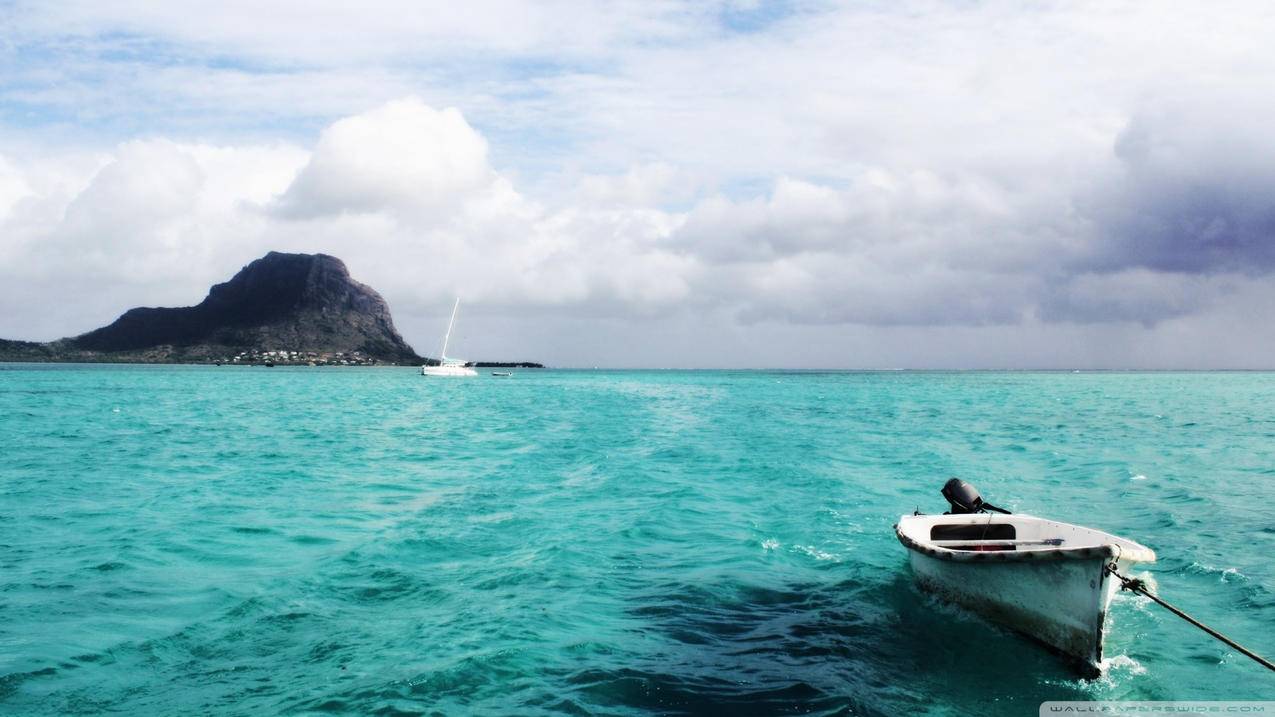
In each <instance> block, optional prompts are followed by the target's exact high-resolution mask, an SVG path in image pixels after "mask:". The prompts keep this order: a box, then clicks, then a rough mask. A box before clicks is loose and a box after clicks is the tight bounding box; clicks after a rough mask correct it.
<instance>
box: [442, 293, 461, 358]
mask: <svg viewBox="0 0 1275 717" xmlns="http://www.w3.org/2000/svg"><path fill="white" fill-rule="evenodd" d="M459 308H460V297H459V296H457V297H456V305H455V306H453V307H452V320H451V321H448V322H447V335H446V336H444V337H443V355H442V359H446V358H447V342H449V341H451V340H452V326H454V325H455V324H456V310H457V309H459Z"/></svg>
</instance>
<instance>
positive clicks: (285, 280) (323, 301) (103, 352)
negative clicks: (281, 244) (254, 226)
mask: <svg viewBox="0 0 1275 717" xmlns="http://www.w3.org/2000/svg"><path fill="white" fill-rule="evenodd" d="M281 351H286V352H289V354H288V355H289V356H290V357H291V359H290V360H301V361H305V360H306V358H307V357H310V358H312V359H314V358H317V359H319V360H323V359H324V358H328V359H331V358H332V357H340V358H341V359H348V360H349V361H350V362H352V363H353V362H356V361H357V362H373V361H375V362H386V363H418V362H420V361H421V360H422V359H421V357H419V356H417V355H416V352H415V351H413V350H412V347H411V346H408V345H407V343H406V342H405V341H403V337H402V336H400V335H399V333H398V331H397V330H396V329H395V328H394V320H393V319H392V318H391V317H390V309H389V306H388V305H387V304H386V303H385V299H383V298H381V295H380V294H378V293H376V291H375V290H373V289H372V288H371V287H369V286H367V285H365V284H360V283H359V282H357V281H355V280H354V279H352V278H351V277H350V272H349V271H348V270H347V269H346V268H345V264H344V263H342V262H341V260H340V259H337V258H336V257H333V256H328V255H326V254H283V253H280V252H273V251H272V252H270V253H269V254H267V255H265V256H264V257H262V258H260V259H257V260H256V261H254V262H252V263H251V264H249V265H248V266H245V267H244V268H243V269H241V270H240V271H239V273H238V274H235V276H234V277H233V278H231V279H230V281H227V282H226V283H224V284H217V285H216V286H214V287H212V289H211V290H209V292H208V297H207V298H205V299H204V300H203V301H202V302H200V303H199V304H198V305H197V306H188V307H183V308H138V309H130V310H128V311H126V312H124V315H123V316H120V317H119V318H118V319H116V320H115V321H114V322H113V323H111V324H110V325H108V326H103V327H102V328H100V329H96V330H93V331H90V332H88V333H86V334H81V335H80V336H76V337H73V338H66V339H59V340H58V341H52V342H49V343H43V344H41V343H33V342H27V341H4V340H0V360H10V361H144V362H179V361H199V362H203V361H216V360H223V359H226V360H232V359H233V357H234V356H236V355H243V356H244V357H245V359H246V360H251V359H249V357H255V358H260V359H263V360H264V359H265V358H266V352H276V353H275V354H273V355H274V356H277V355H278V353H277V352H281ZM291 352H297V353H296V356H292V354H291ZM356 354H357V355H356Z"/></svg>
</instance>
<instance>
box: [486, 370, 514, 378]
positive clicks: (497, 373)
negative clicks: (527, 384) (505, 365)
mask: <svg viewBox="0 0 1275 717" xmlns="http://www.w3.org/2000/svg"><path fill="white" fill-rule="evenodd" d="M491 375H492V376H499V377H501V378H509V377H511V376H513V374H512V373H510V372H508V371H492V372H491Z"/></svg>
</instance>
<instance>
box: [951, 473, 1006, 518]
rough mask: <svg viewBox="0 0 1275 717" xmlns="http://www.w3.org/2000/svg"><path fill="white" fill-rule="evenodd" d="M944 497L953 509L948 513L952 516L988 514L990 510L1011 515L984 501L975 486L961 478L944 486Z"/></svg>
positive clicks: (952, 480)
mask: <svg viewBox="0 0 1275 717" xmlns="http://www.w3.org/2000/svg"><path fill="white" fill-rule="evenodd" d="M943 497H944V498H946V499H947V503H948V505H950V506H952V509H951V510H949V511H948V514H950V515H962V514H966V513H986V512H987V511H989V510H990V511H995V512H997V513H1005V514H1007V515H1008V514H1009V511H1008V510H1005V509H1004V508H997V507H996V506H994V505H992V504H991V503H988V502H986V501H984V500H983V496H981V495H979V494H978V491H977V490H976V489H975V488H974V486H972V485H970V484H969V483H966V482H965V481H963V480H961V479H960V478H952V479H951V480H949V481H948V482H947V483H945V484H943Z"/></svg>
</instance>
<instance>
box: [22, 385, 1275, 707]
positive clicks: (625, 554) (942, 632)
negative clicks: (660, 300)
mask: <svg viewBox="0 0 1275 717" xmlns="http://www.w3.org/2000/svg"><path fill="white" fill-rule="evenodd" d="M954 475H955V476H960V477H962V478H965V479H966V480H969V481H971V482H973V483H974V484H975V485H976V486H977V487H978V488H979V489H980V491H981V492H982V493H983V495H984V496H985V497H986V498H987V499H988V500H990V501H992V502H994V503H997V504H1001V505H1004V506H1006V507H1008V508H1010V509H1011V510H1016V511H1023V512H1031V513H1034V514H1038V515H1046V516H1049V517H1055V518H1058V519H1062V520H1066V521H1070V522H1078V523H1083V524H1086V525H1093V526H1095V527H1099V528H1102V529H1104V530H1108V531H1111V532H1114V533H1117V534H1120V535H1125V536H1128V537H1131V538H1133V539H1136V540H1139V541H1141V542H1144V543H1146V544H1148V545H1149V546H1151V547H1153V548H1154V549H1155V550H1156V551H1157V552H1158V554H1159V556H1160V562H1159V563H1157V564H1155V565H1153V566H1150V567H1149V569H1148V570H1147V573H1148V574H1149V575H1150V577H1152V578H1153V580H1154V582H1155V584H1157V585H1158V587H1159V590H1160V593H1161V595H1162V596H1164V597H1165V598H1167V599H1169V600H1170V601H1173V602H1175V603H1177V604H1178V605H1180V606H1181V607H1183V608H1185V609H1187V610H1188V611H1189V612H1192V613H1193V614H1195V615H1196V616H1197V617H1199V618H1201V619H1203V620H1204V621H1205V622H1208V623H1210V624H1212V625H1213V626H1215V627H1217V628H1219V629H1221V630H1222V631H1224V632H1227V633H1229V634H1232V635H1233V636H1235V637H1236V638H1238V639H1239V640H1240V641H1241V642H1244V643H1246V644H1248V645H1249V646H1250V647H1252V648H1254V649H1256V650H1257V651H1258V652H1264V653H1266V654H1267V655H1268V656H1269V655H1271V654H1273V653H1275V558H1273V556H1275V374H1266V373H1017V372H1014V373H992V372H969V373H914V372H875V373H816V372H767V371H747V372H733V371H686V372H681V371H531V370H524V371H516V375H515V376H514V377H513V378H509V379H497V378H492V377H490V376H487V375H483V376H481V377H479V378H476V379H470V380H437V379H426V378H423V377H421V376H419V375H417V374H416V373H415V370H414V369H408V368H401V369H390V368H380V369H372V368H369V369H356V368H282V367H281V368H274V369H267V368H249V367H234V368H231V367H222V368H217V367H157V366H64V365H7V366H0V713H3V714H13V715H26V714H32V715H36V714H97V713H112V714H128V715H134V714H234V715H275V714H323V713H344V714H380V715H390V714H442V715H454V714H468V713H482V714H510V715H536V714H563V713H565V714H608V715H639V714H738V715H744V714H788V713H800V714H807V713H809V714H860V715H898V714H933V715H947V714H954V715H965V714H968V715H986V714H994V715H999V714H1006V715H1011V714H1021V715H1034V714H1036V713H1037V709H1038V706H1039V704H1040V702H1042V701H1043V700H1046V699H1051V700H1059V699H1154V700H1170V699H1267V700H1270V699H1275V676H1272V675H1271V674H1270V673H1268V672H1266V671H1264V670H1262V669H1261V668H1260V667H1258V666H1257V665H1255V664H1253V663H1250V662H1249V661H1248V660H1246V659H1245V658H1243V657H1241V656H1239V655H1237V654H1235V653H1233V652H1231V651H1229V650H1228V649H1227V648H1225V647H1224V646H1222V645H1221V644H1219V643H1216V642H1214V641H1212V640H1211V639H1209V638H1207V637H1206V636H1204V635H1203V634H1202V633H1200V632H1198V631H1196V630H1195V629H1193V628H1191V627H1189V626H1187V625H1186V624H1185V623H1182V622H1181V621H1179V620H1178V619H1177V618H1175V617H1173V616H1171V615H1169V614H1168V613H1166V612H1165V611H1163V610H1162V609H1160V608H1159V607H1157V606H1155V605H1153V604H1149V603H1148V601H1146V600H1145V599H1143V598H1134V597H1132V596H1130V595H1127V594H1126V595H1123V596H1118V597H1117V601H1116V603H1115V605H1114V606H1113V612H1112V616H1111V619H1110V621H1111V627H1112V632H1111V634H1110V636H1109V638H1108V642H1107V652H1108V655H1109V656H1111V658H1112V659H1111V664H1110V666H1109V668H1108V670H1107V673H1106V676H1105V677H1103V678H1102V679H1099V680H1097V681H1093V682H1086V681H1082V680H1079V679H1077V678H1076V677H1075V676H1074V675H1073V674H1072V673H1070V672H1069V671H1068V670H1067V668H1066V667H1065V666H1064V665H1063V664H1062V663H1061V662H1059V661H1058V660H1057V658H1055V657H1054V656H1053V655H1051V654H1049V653H1047V652H1045V651H1043V650H1042V649H1040V648H1039V647H1037V646H1036V645H1034V644H1032V643H1029V642H1027V641H1025V640H1023V639H1021V638H1019V637H1017V636H1015V635H1012V634H1009V633H1006V632H1003V631H1001V630H999V629H996V628H992V627H989V626H988V625H986V624H984V623H982V622H981V621H979V620H978V619H976V618H973V617H971V616H969V615H967V614H964V613H962V612H961V611H959V610H956V609H953V608H949V607H945V606H943V605H941V604H939V603H937V602H935V601H934V600H933V599H931V598H929V597H927V596H926V595H924V594H922V593H920V592H918V591H917V589H916V588H915V587H914V586H913V584H912V579H911V574H910V570H909V568H908V565H907V561H906V556H905V553H904V550H903V548H902V547H901V546H900V545H899V544H898V543H897V541H896V540H895V538H894V535H893V533H892V531H891V526H892V525H893V523H894V522H895V521H896V519H897V518H898V516H899V515H900V514H902V513H910V512H911V511H913V510H914V509H916V508H918V507H919V508H920V509H921V510H922V511H926V512H941V511H942V510H943V509H944V503H943V499H942V497H941V496H940V495H939V488H940V487H941V486H942V484H943V482H944V481H945V480H946V479H947V478H948V477H950V476H954Z"/></svg>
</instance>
